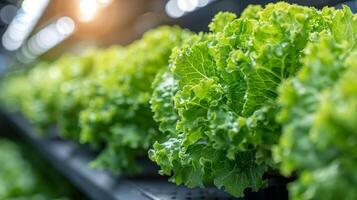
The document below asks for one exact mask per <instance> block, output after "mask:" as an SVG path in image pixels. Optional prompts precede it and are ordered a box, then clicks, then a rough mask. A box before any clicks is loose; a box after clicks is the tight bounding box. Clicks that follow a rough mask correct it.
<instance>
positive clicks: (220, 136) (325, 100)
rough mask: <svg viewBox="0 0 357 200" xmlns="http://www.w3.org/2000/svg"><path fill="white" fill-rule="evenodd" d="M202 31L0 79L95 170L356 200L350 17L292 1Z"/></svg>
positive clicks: (356, 52)
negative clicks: (273, 186) (285, 184)
mask: <svg viewBox="0 0 357 200" xmlns="http://www.w3.org/2000/svg"><path fill="white" fill-rule="evenodd" d="M209 28H210V32H208V33H199V34H194V33H191V32H189V31H187V30H182V29H180V28H178V27H167V26H165V27H160V28H157V29H155V30H151V31H149V32H147V33H146V34H145V35H144V36H143V38H142V39H140V40H137V41H135V42H133V43H132V44H131V45H129V46H126V47H111V48H108V49H96V50H90V51H88V52H86V53H84V54H83V55H81V56H71V55H65V56H62V57H61V58H59V59H58V60H57V61H55V62H53V63H42V64H38V66H36V67H34V68H33V69H31V70H29V71H28V72H26V73H13V74H10V75H9V76H8V77H7V78H5V79H4V80H3V81H2V88H1V91H2V92H1V96H2V99H3V102H4V103H5V104H7V105H8V107H12V108H15V109H18V110H19V111H21V112H22V113H23V114H24V115H25V116H26V117H28V119H30V120H32V122H33V123H34V124H36V125H37V126H38V127H39V129H41V130H44V129H46V128H48V127H49V126H51V125H53V124H57V125H58V127H59V128H60V133H61V134H62V136H63V137H64V138H70V139H73V140H75V141H77V142H79V143H81V144H89V145H90V146H91V147H92V148H94V149H96V150H98V151H100V154H99V156H98V157H97V159H96V160H95V161H94V162H93V163H92V165H93V166H94V167H100V168H104V169H110V170H112V171H113V172H116V173H126V174H137V173H140V170H141V167H142V166H140V165H139V164H138V162H137V159H138V158H140V157H145V156H149V157H150V159H151V160H153V161H154V162H156V163H157V164H158V165H159V166H160V167H161V170H160V174H164V175H168V176H170V180H171V181H173V182H175V183H177V184H184V185H186V186H189V187H197V186H200V187H204V186H208V185H215V186H217V187H218V188H223V189H224V190H225V191H227V192H228V193H230V194H232V195H234V196H242V195H243V191H244V189H245V188H247V187H250V188H252V189H253V190H254V191H256V190H258V189H259V188H262V187H265V186H266V185H267V182H266V180H263V178H262V177H263V175H264V174H265V173H266V172H270V171H277V170H278V171H280V173H282V174H283V175H284V176H287V177H288V176H291V175H292V174H297V175H298V178H297V180H296V181H294V182H293V183H291V184H289V190H290V194H291V197H292V199H337V198H342V199H356V198H357V191H356V190H355V185H356V184H357V173H355V168H356V167H357V79H356V77H357V45H356V42H357V16H356V15H354V14H352V13H351V11H350V10H349V8H347V7H344V8H343V9H340V10H336V9H334V8H327V7H326V8H324V9H322V10H317V9H314V8H310V7H303V6H298V5H290V4H287V3H282V2H280V3H276V4H269V5H267V6H266V7H264V8H263V7H260V6H250V7H248V8H247V9H246V10H245V11H244V12H243V13H242V15H241V16H240V17H239V18H237V17H236V15H234V14H232V13H218V14H217V15H216V16H215V17H214V19H213V20H212V22H211V24H210V25H209Z"/></svg>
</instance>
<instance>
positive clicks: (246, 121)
mask: <svg viewBox="0 0 357 200" xmlns="http://www.w3.org/2000/svg"><path fill="white" fill-rule="evenodd" d="M341 14H342V15H343V14H346V15H350V11H349V10H348V9H344V10H342V11H336V10H334V9H331V8H325V9H324V10H322V11H320V10H316V9H313V8H308V7H302V6H297V5H289V4H287V3H282V2H280V3H277V4H269V5H267V6H266V7H265V8H262V7H260V6H250V7H249V8H247V9H246V10H245V11H244V12H243V14H242V16H241V17H240V18H236V16H235V15H234V14H231V13H219V14H217V15H216V17H215V18H214V19H213V21H212V23H211V24H210V26H209V27H210V30H211V32H210V33H207V34H198V35H195V36H193V37H192V38H191V39H190V40H189V41H187V42H186V44H184V45H183V47H181V48H178V49H176V50H175V51H174V53H173V54H172V55H171V58H170V70H168V71H166V72H163V73H161V74H160V75H159V76H158V77H157V78H156V80H155V81H154V85H153V87H154V93H153V97H152V99H151V102H152V106H151V107H152V110H153V111H154V119H155V120H156V121H157V122H159V123H160V126H159V128H160V130H161V132H163V133H164V135H165V136H166V140H165V141H162V142H160V141H159V142H156V143H155V144H154V146H153V148H152V149H151V150H150V151H149V157H150V158H151V159H152V160H153V161H155V162H156V163H157V164H158V165H159V166H160V167H161V170H160V173H161V174H165V175H169V176H171V179H170V180H171V181H173V182H175V183H177V184H184V185H187V186H189V187H196V186H200V187H203V186H205V185H210V184H214V185H216V186H217V187H219V188H223V189H224V190H225V191H227V192H228V193H230V194H233V195H234V196H242V195H243V190H244V189H245V188H247V187H250V188H252V189H253V191H257V190H258V189H259V188H261V187H264V186H266V181H265V180H263V179H262V176H263V174H264V173H265V172H267V171H270V170H275V169H277V168H278V166H277V164H276V163H275V162H274V160H273V158H272V151H271V149H272V147H273V146H274V145H275V144H276V143H278V140H279V137H280V135H281V126H280V124H279V123H277V122H276V120H275V116H276V114H277V113H278V112H279V105H278V104H277V101H276V99H277V96H278V92H277V88H278V87H279V85H280V84H281V82H282V81H284V80H285V79H287V78H289V77H292V76H294V75H295V74H296V72H297V71H298V70H299V69H300V68H301V67H302V65H303V63H302V62H301V57H303V56H304V54H305V53H304V52H305V50H306V47H307V46H309V45H308V44H310V43H315V42H316V41H317V40H318V38H319V37H320V34H322V33H323V32H324V33H326V34H328V35H333V36H335V37H340V35H341V34H340V32H337V30H336V28H337V27H335V26H334V25H337V24H339V23H338V22H335V23H334V21H338V20H339V16H340V15H341ZM345 20H346V21H343V22H342V23H344V24H346V26H347V24H348V23H349V22H350V21H351V19H350V18H348V19H345ZM339 28H340V30H344V29H342V28H345V27H344V26H342V25H339Z"/></svg>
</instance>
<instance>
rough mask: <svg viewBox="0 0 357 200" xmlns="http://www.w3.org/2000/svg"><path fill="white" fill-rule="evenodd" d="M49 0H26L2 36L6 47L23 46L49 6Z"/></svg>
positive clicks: (11, 48) (9, 48)
mask: <svg viewBox="0 0 357 200" xmlns="http://www.w3.org/2000/svg"><path fill="white" fill-rule="evenodd" d="M48 3H49V0H37V1H36V2H34V1H31V0H24V1H23V2H22V5H21V8H20V9H19V10H18V11H17V14H16V16H15V18H14V19H13V20H12V22H11V23H10V25H9V27H8V28H7V30H6V31H5V33H4V34H3V36H2V44H3V46H4V47H5V49H7V50H9V51H15V50H17V49H18V48H20V47H21V45H22V44H23V42H24V41H25V39H26V38H27V37H28V35H29V34H30V32H31V31H32V29H33V28H34V26H35V25H36V23H37V21H38V20H39V18H40V17H41V14H42V12H43V11H44V9H45V8H46V7H47V5H48Z"/></svg>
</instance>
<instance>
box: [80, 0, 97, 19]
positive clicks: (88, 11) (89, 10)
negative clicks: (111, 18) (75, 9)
mask: <svg viewBox="0 0 357 200" xmlns="http://www.w3.org/2000/svg"><path fill="white" fill-rule="evenodd" d="M97 12H98V2H97V0H80V2H79V20H81V21H82V22H89V21H91V20H92V19H93V18H94V17H95V16H96V14H97Z"/></svg>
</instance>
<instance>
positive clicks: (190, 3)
mask: <svg viewBox="0 0 357 200" xmlns="http://www.w3.org/2000/svg"><path fill="white" fill-rule="evenodd" d="M213 1H215V0H169V1H168V2H167V3H166V6H165V11H166V14H167V15H168V16H170V17H172V18H178V17H181V16H183V15H184V14H186V13H188V12H192V11H194V10H196V9H198V8H200V7H204V6H206V5H208V4H209V3H211V2H213Z"/></svg>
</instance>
